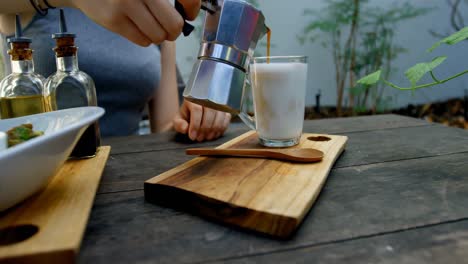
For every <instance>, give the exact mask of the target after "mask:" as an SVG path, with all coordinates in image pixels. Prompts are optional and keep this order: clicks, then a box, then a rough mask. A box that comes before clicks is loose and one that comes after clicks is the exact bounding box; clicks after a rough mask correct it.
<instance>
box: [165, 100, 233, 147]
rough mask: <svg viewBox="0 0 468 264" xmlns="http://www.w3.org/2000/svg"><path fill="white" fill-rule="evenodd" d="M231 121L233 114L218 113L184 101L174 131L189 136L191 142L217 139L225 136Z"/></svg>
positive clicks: (176, 118) (175, 119)
mask: <svg viewBox="0 0 468 264" xmlns="http://www.w3.org/2000/svg"><path fill="white" fill-rule="evenodd" d="M230 121H231V114H229V113H225V112H221V111H216V110H213V109H210V108H207V107H204V106H201V105H198V104H194V103H191V102H188V101H186V100H184V102H183V103H182V106H181V107H180V111H179V113H178V114H177V116H176V117H175V118H174V120H173V123H174V129H175V130H176V131H177V132H179V133H183V134H188V136H189V138H190V139H191V140H194V141H195V140H196V141H204V140H213V139H217V138H219V137H220V136H222V135H223V134H224V132H225V131H226V129H227V127H228V126H229V123H230Z"/></svg>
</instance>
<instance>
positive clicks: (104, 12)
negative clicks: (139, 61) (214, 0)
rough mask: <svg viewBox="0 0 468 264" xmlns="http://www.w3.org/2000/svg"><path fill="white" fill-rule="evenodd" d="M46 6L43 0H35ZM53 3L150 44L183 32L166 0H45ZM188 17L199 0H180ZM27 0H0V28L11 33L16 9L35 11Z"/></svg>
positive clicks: (195, 10)
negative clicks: (78, 11)
mask: <svg viewBox="0 0 468 264" xmlns="http://www.w3.org/2000/svg"><path fill="white" fill-rule="evenodd" d="M38 1H39V2H40V3H41V6H42V7H45V6H46V5H45V4H44V2H43V0H38ZM48 2H49V3H50V4H51V5H52V6H56V7H74V8H78V9H80V10H81V11H82V12H83V13H85V14H86V15H87V16H88V17H89V18H90V19H92V20H93V21H95V22H96V23H98V24H100V25H101V26H103V27H105V28H107V29H108V30H110V31H113V32H115V33H118V34H120V35H122V36H124V37H126V38H127V39H129V40H130V41H132V42H134V43H135V44H138V45H141V46H149V45H150V44H151V43H156V44H159V43H162V42H163V41H164V40H175V39H176V38H177V37H178V36H179V35H180V33H181V32H182V27H183V25H184V19H183V18H182V16H181V15H180V14H179V12H177V10H176V9H175V8H174V6H173V5H172V4H171V3H170V2H169V1H167V0H162V1H161V0H160V1H154V0H153V1H148V0H48ZM179 2H180V3H181V4H182V6H183V7H184V10H185V13H186V15H187V19H190V20H193V19H195V18H196V16H197V14H198V12H199V10H200V5H201V2H200V0H179ZM34 11H35V10H34V8H33V6H32V5H31V3H30V1H29V0H0V14H1V17H0V31H2V32H3V33H7V34H8V33H11V32H12V29H14V26H13V25H14V19H13V16H14V14H15V13H21V14H28V16H29V18H31V14H34Z"/></svg>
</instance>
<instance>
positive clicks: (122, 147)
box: [103, 114, 433, 154]
mask: <svg viewBox="0 0 468 264" xmlns="http://www.w3.org/2000/svg"><path fill="white" fill-rule="evenodd" d="M431 125H433V124H431V123H428V122H426V121H424V120H421V119H415V118H410V117H406V116H399V115H393V114H389V115H374V116H360V117H349V118H330V119H319V120H306V121H305V122H304V131H306V132H310V133H328V134H339V133H351V132H360V131H371V130H381V129H389V128H399V127H414V126H431ZM246 131H248V128H247V126H246V125H244V124H243V123H232V124H231V126H230V127H229V129H228V130H227V132H226V134H225V136H224V137H222V138H220V139H218V140H216V141H212V142H204V143H197V142H191V141H190V140H188V139H187V137H185V136H183V135H175V133H172V132H167V133H161V134H158V135H157V136H155V135H144V136H130V137H111V138H104V139H103V144H105V145H111V146H112V153H111V154H122V153H135V152H143V151H154V150H163V149H174V148H186V147H187V145H190V147H201V146H214V145H220V144H221V143H224V142H226V141H228V140H231V139H233V138H234V137H236V136H238V135H240V134H242V133H244V132H246Z"/></svg>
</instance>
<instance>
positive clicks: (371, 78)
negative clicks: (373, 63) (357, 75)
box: [357, 70, 382, 85]
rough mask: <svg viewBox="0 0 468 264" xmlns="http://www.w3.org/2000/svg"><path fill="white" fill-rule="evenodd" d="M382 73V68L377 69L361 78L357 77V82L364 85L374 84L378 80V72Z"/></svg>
mask: <svg viewBox="0 0 468 264" xmlns="http://www.w3.org/2000/svg"><path fill="white" fill-rule="evenodd" d="M381 73H382V70H378V71H376V72H374V73H371V74H369V75H367V76H364V77H363V78H361V79H359V80H358V81H357V83H359V84H365V85H373V84H376V83H377V82H378V81H379V80H380V74H381Z"/></svg>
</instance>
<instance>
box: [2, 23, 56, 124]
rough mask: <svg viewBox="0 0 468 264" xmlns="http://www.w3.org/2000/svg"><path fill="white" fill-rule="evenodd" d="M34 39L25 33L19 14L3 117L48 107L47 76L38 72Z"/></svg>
mask: <svg viewBox="0 0 468 264" xmlns="http://www.w3.org/2000/svg"><path fill="white" fill-rule="evenodd" d="M31 42H32V41H31V39H30V38H26V37H23V32H22V29H21V23H20V17H19V15H16V32H15V37H11V38H9V39H8V43H10V50H9V51H8V54H10V59H11V70H12V73H11V74H9V75H8V76H6V77H5V78H4V79H3V80H2V81H1V83H0V118H1V119H7V118H13V117H20V116H26V115H32V114H38V113H43V112H46V111H48V110H49V109H48V104H47V102H46V99H45V97H44V95H43V88H44V82H45V79H44V77H42V76H41V75H39V74H37V73H35V72H34V62H33V56H32V53H33V51H32V49H31V48H30V45H31Z"/></svg>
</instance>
